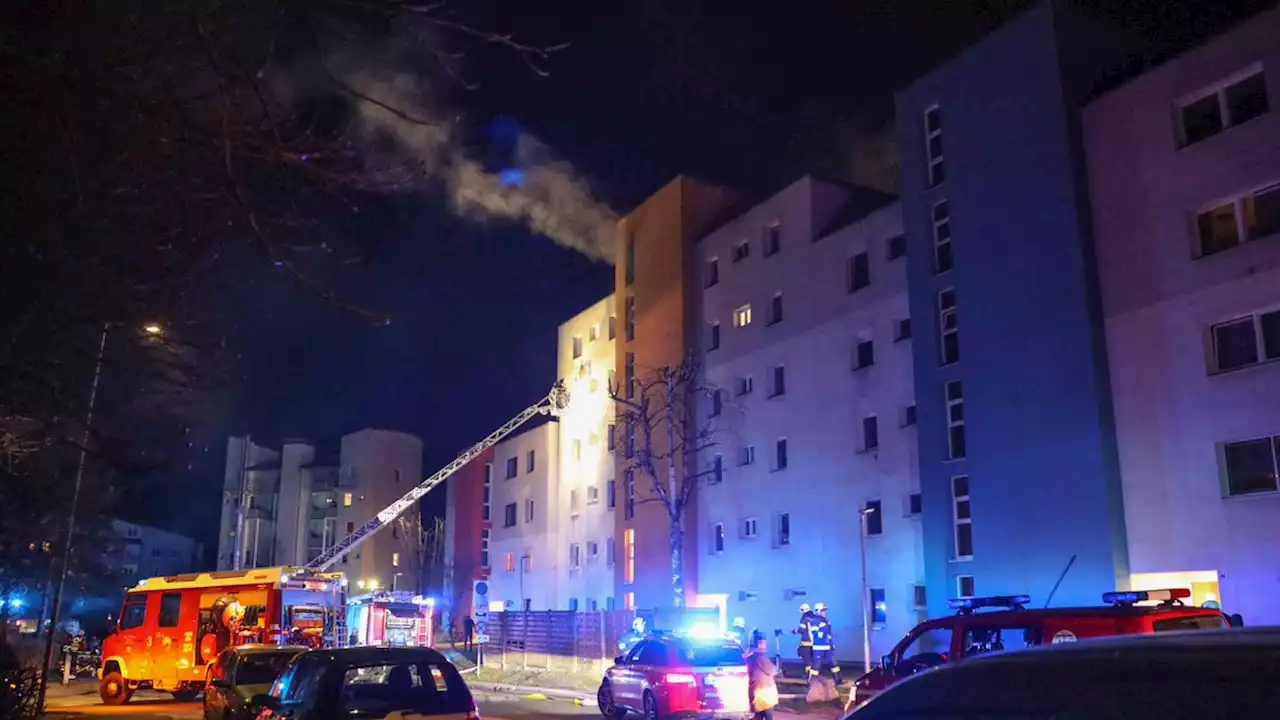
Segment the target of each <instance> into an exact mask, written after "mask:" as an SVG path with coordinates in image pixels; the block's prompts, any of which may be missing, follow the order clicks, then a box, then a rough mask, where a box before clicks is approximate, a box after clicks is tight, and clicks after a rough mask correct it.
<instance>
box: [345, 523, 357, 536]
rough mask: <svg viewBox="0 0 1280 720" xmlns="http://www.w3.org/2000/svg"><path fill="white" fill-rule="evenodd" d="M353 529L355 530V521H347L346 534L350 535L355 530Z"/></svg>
mask: <svg viewBox="0 0 1280 720" xmlns="http://www.w3.org/2000/svg"><path fill="white" fill-rule="evenodd" d="M355 531H356V524H355V523H353V522H349V523H347V534H348V535H350V534H351V533H353V532H355Z"/></svg>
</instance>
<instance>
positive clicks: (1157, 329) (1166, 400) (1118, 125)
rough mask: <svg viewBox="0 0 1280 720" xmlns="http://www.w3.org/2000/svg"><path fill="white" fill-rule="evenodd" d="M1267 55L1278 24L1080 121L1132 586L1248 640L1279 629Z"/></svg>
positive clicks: (1278, 453)
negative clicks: (1243, 631)
mask: <svg viewBox="0 0 1280 720" xmlns="http://www.w3.org/2000/svg"><path fill="white" fill-rule="evenodd" d="M1277 38H1280V11H1277V10H1271V11H1270V12H1267V13H1265V14H1263V15H1260V16H1258V17H1256V18H1254V19H1253V20H1251V21H1249V22H1247V23H1245V24H1243V25H1241V26H1239V27H1237V28H1235V29H1234V30H1232V31H1230V32H1228V33H1226V34H1224V35H1222V36H1220V37H1217V38H1216V39H1213V40H1211V41H1209V42H1207V43H1205V44H1204V45H1202V46H1200V47H1197V48H1194V49H1192V50H1190V51H1189V52H1186V53H1184V54H1182V55H1180V56H1178V57H1176V58H1174V59H1172V60H1170V61H1168V62H1166V63H1164V64H1163V65H1160V66H1158V67H1156V68H1154V69H1152V70H1149V71H1148V72H1145V73H1143V74H1142V75H1140V76H1138V77H1136V78H1134V79H1132V80H1130V81H1129V82H1127V83H1125V84H1124V85H1122V86H1121V87H1119V88H1117V89H1114V90H1112V91H1111V92H1109V93H1107V94H1106V95H1103V96H1102V97H1100V98H1097V99H1096V100H1094V101H1093V102H1091V103H1090V104H1089V105H1088V106H1087V107H1086V108H1085V109H1084V113H1083V116H1084V148H1085V152H1086V157H1087V161H1088V170H1089V175H1088V177H1089V183H1090V189H1091V194H1090V201H1091V205H1092V208H1093V229H1094V235H1095V238H1096V241H1097V251H1098V274H1099V280H1100V283H1101V290H1102V311H1103V315H1104V316H1105V328H1106V343H1107V349H1108V351H1109V355H1108V359H1109V369H1110V377H1111V384H1112V400H1113V403H1114V408H1115V418H1116V435H1117V439H1118V441H1119V464H1120V472H1121V476H1122V478H1123V491H1124V508H1125V527H1126V529H1127V537H1128V550H1129V563H1130V570H1131V573H1132V574H1131V576H1130V582H1131V583H1132V585H1133V586H1134V587H1136V588H1151V587H1171V586H1172V587H1188V588H1191V589H1192V590H1193V595H1194V600H1195V601H1196V602H1197V603H1201V602H1204V601H1206V600H1220V601H1221V603H1222V606H1223V607H1224V608H1229V609H1230V610H1231V611H1234V612H1240V613H1242V614H1243V616H1244V617H1245V619H1246V621H1247V622H1250V623H1252V624H1274V623H1277V622H1280V606H1277V604H1276V603H1275V601H1274V598H1275V595H1276V592H1277V590H1280V586H1278V585H1277V583H1280V554H1277V553H1276V552H1275V548H1277V547H1280V525H1277V523H1276V518H1277V517H1280V485H1277V477H1280V362H1277V361H1280V113H1278V112H1277V109H1276V104H1277V102H1280V42H1278V41H1277ZM966 340H967V338H966ZM966 349H967V348H966ZM975 412H976V409H975Z"/></svg>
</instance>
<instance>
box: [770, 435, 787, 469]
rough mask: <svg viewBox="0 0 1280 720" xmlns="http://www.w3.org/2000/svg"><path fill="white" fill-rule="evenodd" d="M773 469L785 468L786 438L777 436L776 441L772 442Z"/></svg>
mask: <svg viewBox="0 0 1280 720" xmlns="http://www.w3.org/2000/svg"><path fill="white" fill-rule="evenodd" d="M773 469H774V470H786V469H787V439H786V438H778V442H777V443H775V444H774V449H773Z"/></svg>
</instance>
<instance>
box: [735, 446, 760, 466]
mask: <svg viewBox="0 0 1280 720" xmlns="http://www.w3.org/2000/svg"><path fill="white" fill-rule="evenodd" d="M755 461H756V446H755V445H743V446H742V447H741V448H738V464H739V465H750V464H752V463H754V462H755Z"/></svg>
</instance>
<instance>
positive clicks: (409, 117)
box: [343, 72, 618, 263]
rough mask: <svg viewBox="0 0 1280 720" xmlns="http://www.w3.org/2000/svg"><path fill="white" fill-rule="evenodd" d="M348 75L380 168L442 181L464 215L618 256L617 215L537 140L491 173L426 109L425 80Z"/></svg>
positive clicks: (523, 140) (369, 149) (596, 254)
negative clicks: (508, 165)
mask: <svg viewBox="0 0 1280 720" xmlns="http://www.w3.org/2000/svg"><path fill="white" fill-rule="evenodd" d="M343 81H344V82H345V84H346V85H347V86H348V87H349V88H350V89H351V90H353V91H354V93H355V94H356V95H357V96H358V97H357V99H356V101H355V102H356V112H357V114H358V118H359V129H360V135H361V140H362V142H363V144H364V148H363V151H364V153H365V154H366V155H367V156H368V159H369V162H370V163H371V165H373V169H375V170H377V169H381V170H382V171H385V172H402V171H403V170H404V169H405V168H406V167H408V168H411V169H412V170H413V171H414V172H416V173H419V174H422V175H427V176H430V177H432V178H435V179H436V180H438V181H440V182H441V183H442V184H443V185H444V187H445V190H446V192H447V193H448V196H449V199H450V202H451V204H452V206H453V208H454V210H455V211H456V212H458V213H459V214H461V215H464V216H467V217H471V218H475V219H480V220H485V219H504V220H509V221H514V222H519V223H523V224H525V225H527V226H528V227H529V229H530V230H532V231H534V232H536V233H538V234H541V235H545V236H546V237H548V238H550V239H551V240H553V241H555V242H556V243H558V244H560V245H563V246H564V247H568V248H572V249H574V250H577V251H578V252H581V253H583V254H584V255H586V256H588V257H590V258H592V259H594V260H602V261H605V262H609V263H612V262H613V259H614V257H615V255H614V242H615V237H614V236H615V233H616V223H617V219H618V218H617V215H616V214H615V213H614V212H613V211H612V210H611V209H609V207H607V206H606V205H605V204H604V203H602V202H600V201H599V200H597V199H596V198H595V197H594V196H593V194H592V192H591V188H590V187H589V186H588V185H587V183H586V182H585V181H584V180H582V179H581V178H579V177H578V176H577V175H576V173H575V172H574V169H573V168H572V167H571V166H570V165H569V164H568V163H565V162H562V161H557V160H556V159H555V158H554V157H553V156H552V154H551V152H550V151H549V150H548V149H547V148H546V147H545V146H544V145H542V144H541V143H540V142H538V141H537V140H536V139H534V138H532V137H530V136H528V135H521V136H520V138H519V140H518V141H517V143H516V152H515V158H514V166H513V167H511V168H507V169H504V170H502V171H500V172H496V173H495V172H490V171H489V170H487V169H486V168H485V167H484V166H483V165H482V164H481V163H479V162H477V161H476V160H474V159H472V158H471V157H469V156H468V154H467V152H466V150H465V149H464V147H463V145H462V143H461V141H460V139H459V136H460V133H459V130H458V128H456V127H455V126H454V125H453V124H452V123H450V122H447V121H435V120H433V118H435V117H438V116H439V113H432V112H430V111H429V109H428V108H426V107H425V105H424V98H425V94H424V93H423V90H422V83H421V82H420V81H418V79H417V78H414V77H412V76H410V75H404V74H401V75H396V76H393V77H390V78H385V79H384V78H378V77H374V76H372V75H370V74H368V73H364V72H356V73H344V74H343Z"/></svg>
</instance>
